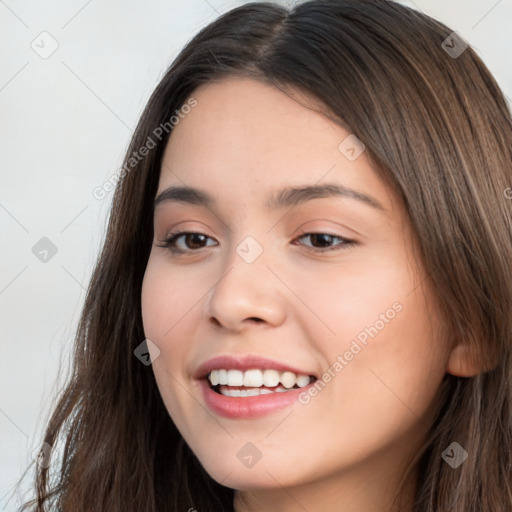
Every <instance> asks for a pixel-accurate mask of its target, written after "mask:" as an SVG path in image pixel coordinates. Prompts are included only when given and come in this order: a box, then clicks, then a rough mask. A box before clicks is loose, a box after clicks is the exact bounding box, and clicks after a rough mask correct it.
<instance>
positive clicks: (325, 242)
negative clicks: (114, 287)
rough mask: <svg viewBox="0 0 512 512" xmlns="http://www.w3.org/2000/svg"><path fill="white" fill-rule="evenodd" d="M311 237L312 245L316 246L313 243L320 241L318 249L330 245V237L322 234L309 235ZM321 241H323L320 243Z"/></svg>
mask: <svg viewBox="0 0 512 512" xmlns="http://www.w3.org/2000/svg"><path fill="white" fill-rule="evenodd" d="M309 236H310V237H311V241H312V242H313V245H316V243H315V241H316V242H318V241H320V247H329V245H330V244H331V243H332V238H333V236H332V235H327V234H324V233H312V234H311V235H309ZM322 240H323V241H322Z"/></svg>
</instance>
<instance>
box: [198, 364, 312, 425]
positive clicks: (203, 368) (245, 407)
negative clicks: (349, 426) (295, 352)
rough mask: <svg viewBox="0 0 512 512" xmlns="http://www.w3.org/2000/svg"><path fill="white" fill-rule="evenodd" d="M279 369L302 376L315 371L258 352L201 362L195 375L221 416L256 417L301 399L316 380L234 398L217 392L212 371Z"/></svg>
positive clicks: (207, 399) (205, 399) (213, 407)
mask: <svg viewBox="0 0 512 512" xmlns="http://www.w3.org/2000/svg"><path fill="white" fill-rule="evenodd" d="M217 369H226V370H241V371H245V370H251V369H260V370H277V371H280V372H286V371H289V372H293V373H296V374H301V375H312V376H314V377H317V376H316V375H315V374H314V373H311V372H309V371H305V370H301V369H298V368H294V367H293V366H289V365H287V364H284V363H280V362H278V361H273V360H271V359H266V358H264V357H260V356H255V355H241V356H218V357H214V358H213V359H209V360H208V361H206V362H205V363H203V364H201V365H200V366H199V368H198V369H197V370H196V371H195V373H194V378H195V379H197V380H198V381H199V385H200V388H201V393H202V395H203V398H204V401H205V402H206V405H207V406H208V407H209V408H210V409H211V410H212V411H213V412H214V413H216V414H218V415H219V416H223V417H225V418H238V419H243V418H254V417H257V416H263V415H266V414H270V413H272V412H274V411H277V410H279V409H283V408H284V407H287V406H289V405H291V404H293V403H294V402H296V401H297V400H298V396H299V395H300V394H301V393H303V392H304V391H307V390H308V389H309V387H310V386H313V385H314V383H315V382H316V380H315V381H313V382H311V383H310V384H308V385H307V386H304V387H303V388H298V389H291V390H289V391H286V392H283V393H278V392H275V393H270V394H267V395H256V396H248V397H231V396H224V395H221V394H219V393H216V392H215V391H214V390H213V389H212V388H211V387H210V384H209V382H208V379H207V376H208V374H209V373H210V372H211V371H212V370H217Z"/></svg>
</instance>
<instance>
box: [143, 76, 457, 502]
mask: <svg viewBox="0 0 512 512" xmlns="http://www.w3.org/2000/svg"><path fill="white" fill-rule="evenodd" d="M193 96H194V98H195V99H196V100H197V105H196V106H195V107H194V108H193V109H191V111H190V112H189V113H188V115H186V116H184V118H183V119H180V121H179V123H178V125H177V126H176V127H175V128H174V130H173V132H172V136H171V137H170V140H169V143H168V145H167V148H166V151H165V155H164V160H163V165H162V169H161V175H160V182H159V185H158V192H157V197H158V196H159V195H160V194H161V193H163V192H164V191H166V190H167V189H169V187H180V188H181V187H188V188H191V189H195V190H197V191H198V193H200V194H201V195H202V196H208V197H209V203H208V204H203V203H202V202H201V201H199V200H198V196H197V195H194V194H192V193H184V192H183V191H181V193H179V191H178V192H176V191H175V192H174V193H173V194H171V193H168V194H167V195H166V197H164V198H163V200H161V201H159V202H158V204H157V206H156V208H155V215H154V245H153V247H152V250H151V254H150V257H149V261H148V265H147V269H146V273H145V276H144V282H143V289H142V315H143V322H144V330H145V334H146V337H147V338H148V339H149V340H151V342H152V343H154V344H155V345H156V346H157V347H158V350H159V351H160V352H159V355H158V357H156V359H155V360H154V362H153V365H152V368H153V371H154V374H155V378H156V381H157V384H158V387H159V390H160V393H161V395H162V398H163V401H164V403H165V406H166V407H167V410H168V411H169V414H170V416H171V417H172V419H173V421H174V422H175V424H176V426H177V428H178V429H179V430H180V432H181V434H182V435H183V437H184V438H185V440H186V442H187V443H188V445H189V446H190V448H191V449H192V450H193V451H194V453H195V454H196V455H197V457H198V458H199V460H200V461H201V463H202V464H203V466H204V467H205V469H206V470H207V471H208V473H209V474H210V475H211V476H212V477H213V478H214V479H215V480H217V481H218V482H221V483H222V484H223V485H226V486H228V487H232V488H236V489H242V490H247V489H252V490H255V489H281V488H282V487H293V486H298V487H297V489H298V488H299V487H300V486H301V485H308V484H311V483H312V482H314V481H317V482H318V481H323V482H324V483H325V482H327V481H329V480H332V481H333V482H334V481H336V480H337V481H338V482H339V481H340V478H341V476H342V475H343V476H344V477H346V478H347V479H351V478H353V479H355V480H354V481H357V482H359V485H368V486H369V487H371V486H372V485H374V482H375V481H371V480H369V481H368V482H366V484H362V483H361V482H362V480H361V475H362V474H366V475H370V474H371V473H372V472H374V473H375V474H379V475H380V476H379V478H380V479H383V478H384V479H385V478H387V476H384V477H383V474H382V472H383V469H384V468H385V471H384V473H385V474H386V475H393V474H394V468H396V467H398V466H399V465H400V464H401V463H402V462H403V459H404V457H406V456H409V455H414V451H415V449H416V448H417V447H418V443H420V442H421V440H422V439H423V436H424V434H425V432H426V425H427V417H429V416H428V415H429V414H430V413H431V405H432V403H433V401H434V399H435V396H436V392H437V390H438V388H439V385H440V382H441V380H442V378H443V375H444V373H445V371H446V364H447V360H448V355H449V354H448V351H447V349H446V347H445V344H444V343H442V342H441V339H440V338H441V337H440V336H438V335H437V333H438V332H440V331H439V329H438V328H437V327H438V325H439V322H438V320H437V317H436V315H433V314H432V311H435V308H434V303H433V300H432V295H431V294H430V292H429V290H428V289H427V288H426V286H427V282H428V280H427V279H426V278H427V277H428V276H426V275H425V273H424V271H423V269H422V268H419V267H418V266H417V263H416V260H415V258H414V255H413V245H412V241H411V230H410V227H409V225H408V223H407V217H406V216H405V213H404V211H403V210H402V209H401V207H400V205H399V202H398V200H397V198H396V197H395V195H394V193H393V192H392V191H391V189H389V188H388V187H387V186H386V185H385V184H384V183H383V181H381V179H380V178H379V176H378V174H377V173H376V172H375V171H374V169H373V168H372V166H371V165H370V161H369V159H368V156H367V154H366V152H365V151H364V147H361V145H360V143H358V141H357V139H354V138H353V136H351V137H350V138H348V139H347V137H348V136H349V135H350V133H349V132H348V131H346V130H345V129H343V128H341V127H340V126H339V125H337V124H335V123H334V122H332V121H330V120H328V119H327V118H326V117H324V116H322V115H321V114H319V113H317V112H315V111H313V110H312V109H309V108H307V107H305V106H303V104H301V103H300V102H299V101H298V100H297V99H299V96H296V97H295V98H296V99H292V98H291V97H290V96H288V95H286V94H285V93H284V92H282V91H281V90H279V89H277V88H273V87H271V86H269V85H265V84H262V83H259V82H256V81H252V80H249V79H243V80H242V79H225V80H222V81H219V82H215V83H212V84H210V85H208V86H207V87H201V88H199V89H198V90H196V91H195V93H194V95H193ZM302 98H304V97H302ZM310 101H311V100H310ZM361 151H362V152H361ZM327 185H330V186H331V192H332V193H328V192H329V190H328V189H319V190H318V191H317V192H316V193H314V192H312V191H311V190H309V191H306V192H304V191H303V192H300V191H299V190H298V189H300V188H302V187H326V186H327ZM335 187H338V192H339V191H343V190H345V192H346V193H337V194H336V193H334V192H335ZM291 189H297V191H295V192H293V193H291V192H289V190H291ZM378 205H380V206H378ZM176 231H180V232H181V231H183V232H189V233H199V234H196V235H188V236H181V237H179V238H178V239H177V240H175V242H174V244H173V246H174V248H175V249H177V250H180V251H181V252H172V250H171V249H172V248H173V246H171V247H168V248H166V247H163V244H164V243H165V240H166V238H169V236H170V234H171V233H175V232H176ZM311 233H313V234H311ZM345 240H349V241H351V242H353V243H349V242H346V241H345ZM427 306H428V307H430V310H427ZM429 311H430V312H429ZM156 353H158V351H153V355H155V354H156ZM222 356H225V357H226V358H228V359H224V360H219V361H216V362H215V361H214V362H213V363H212V365H210V366H207V367H205V366H203V365H205V363H208V361H209V360H211V359H212V358H217V357H222ZM246 356H251V357H253V358H254V359H252V360H251V359H250V358H247V357H246ZM229 358H232V359H229ZM244 358H245V359H244ZM256 358H264V359H265V361H258V360H257V359H256ZM212 368H213V369H214V370H231V372H222V371H221V372H214V373H213V375H212V379H213V381H214V383H216V382H218V379H223V378H228V379H229V380H228V381H227V383H226V384H225V385H223V386H221V388H219V387H218V386H217V388H216V390H213V389H211V388H210V386H209V384H208V380H207V378H206V376H205V373H206V372H208V371H209V370H210V369H212ZM290 369H291V370H295V372H296V373H297V374H300V375H302V377H299V378H294V377H298V375H296V374H294V373H293V372H292V373H291V374H290V373H286V374H285V375H284V376H283V372H285V370H290ZM242 370H256V371H252V372H250V371H249V372H246V371H243V372H242ZM258 370H259V371H258ZM276 376H277V378H280V379H281V378H282V383H281V384H279V385H278V386H277V387H281V389H282V391H281V392H278V391H275V390H276V389H277V387H276V383H275V380H273V379H275V378H276ZM308 376H310V377H313V378H314V377H316V379H317V380H316V381H314V382H312V383H311V384H309V385H305V386H304V384H307V382H308V381H309V380H312V379H311V378H310V379H308V378H307V377H308ZM244 379H245V380H244ZM262 379H263V381H264V383H266V386H264V387H258V386H260V384H261V381H262ZM223 382H226V381H223ZM242 382H245V383H246V384H249V386H247V387H250V388H251V390H252V391H250V394H251V393H259V392H260V391H259V390H261V389H266V391H264V394H257V395H254V396H246V397H243V396H239V397H234V396H229V395H233V394H236V392H237V391H239V390H241V389H245V387H242V388H241V387H240V383H242ZM280 382H281V381H280ZM297 382H298V383H299V384H300V385H301V386H304V387H302V388H300V389H296V386H297ZM283 384H284V386H283ZM289 386H293V387H291V388H289ZM254 388H258V390H256V391H254ZM219 389H222V393H223V394H219V393H218V391H219ZM288 389H289V390H288ZM338 488H341V487H339V486H338ZM297 492H298V491H297Z"/></svg>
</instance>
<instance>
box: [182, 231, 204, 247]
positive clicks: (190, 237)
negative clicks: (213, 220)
mask: <svg viewBox="0 0 512 512" xmlns="http://www.w3.org/2000/svg"><path fill="white" fill-rule="evenodd" d="M194 237H196V240H197V237H200V238H201V239H202V240H203V241H204V239H205V238H206V236H205V235H202V234H201V233H187V234H186V235H185V245H186V246H187V247H190V246H193V245H194V244H193V242H192V243H189V241H190V240H193V239H194ZM198 246H199V248H200V247H202V245H201V242H199V244H198ZM190 248H194V247H190Z"/></svg>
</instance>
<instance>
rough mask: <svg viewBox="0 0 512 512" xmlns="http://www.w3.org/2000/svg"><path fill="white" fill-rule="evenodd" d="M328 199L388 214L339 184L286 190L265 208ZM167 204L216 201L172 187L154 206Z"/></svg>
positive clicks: (201, 193)
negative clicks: (358, 202)
mask: <svg viewBox="0 0 512 512" xmlns="http://www.w3.org/2000/svg"><path fill="white" fill-rule="evenodd" d="M327 197H343V198H349V199H355V200H357V201H360V202H362V203H364V204H366V205H368V206H371V207H373V208H375V209H377V210H381V211H383V212H386V209H385V208H384V206H382V204H381V203H379V201H377V200H376V199H374V198H373V197H371V196H369V195H367V194H364V193H363V192H358V191H357V190H354V189H351V188H349V187H346V186H344V185H340V184H338V183H327V184H324V185H304V186H299V187H289V188H285V189H283V190H281V191H279V192H278V193H277V194H275V195H273V196H271V197H270V198H269V199H268V201H267V202H266V204H265V206H266V207H267V208H269V209H283V208H287V207H291V206H296V205H299V204H302V203H305V202H307V201H311V200H312V199H319V198H327ZM167 202H180V203H187V204H193V205H198V206H206V207H207V208H210V207H212V206H213V205H214V204H215V199H214V198H213V196H211V195H210V194H208V193H207V192H205V191H203V190H199V189H197V188H193V187H188V186H171V187H169V188H166V189H165V190H163V191H162V192H161V193H160V194H158V196H157V197H156V199H155V202H154V206H155V208H156V207H157V206H158V205H160V204H162V203H167Z"/></svg>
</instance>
